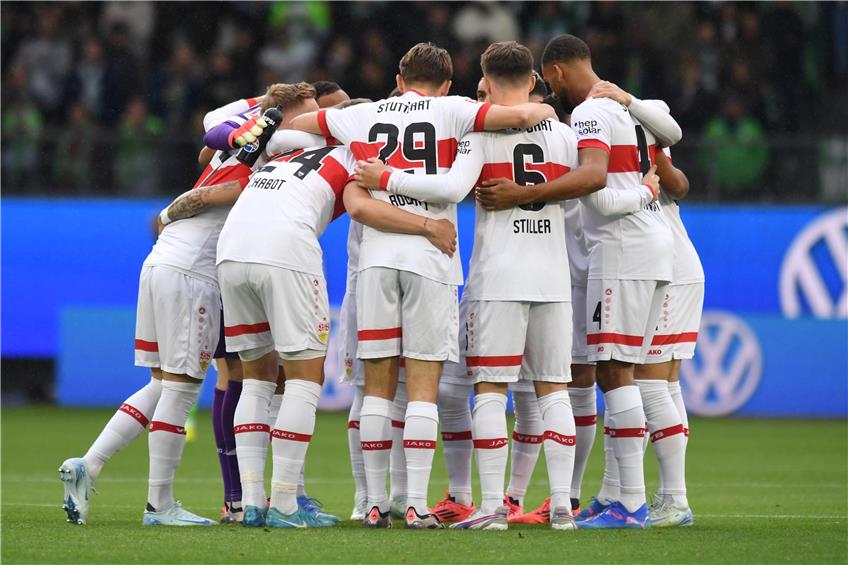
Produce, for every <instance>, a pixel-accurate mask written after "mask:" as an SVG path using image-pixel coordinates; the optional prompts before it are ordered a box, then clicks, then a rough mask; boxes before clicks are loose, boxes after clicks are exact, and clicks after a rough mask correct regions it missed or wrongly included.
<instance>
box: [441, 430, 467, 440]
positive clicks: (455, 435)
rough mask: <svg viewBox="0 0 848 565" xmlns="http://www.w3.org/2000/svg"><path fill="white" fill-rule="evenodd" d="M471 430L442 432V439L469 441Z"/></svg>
mask: <svg viewBox="0 0 848 565" xmlns="http://www.w3.org/2000/svg"><path fill="white" fill-rule="evenodd" d="M470 439H472V438H471V432H470V431H469V432H442V441H469V440H470Z"/></svg>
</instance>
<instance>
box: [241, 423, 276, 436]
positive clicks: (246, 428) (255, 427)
mask: <svg viewBox="0 0 848 565" xmlns="http://www.w3.org/2000/svg"><path fill="white" fill-rule="evenodd" d="M270 431H271V426H269V425H268V424H239V425H238V426H233V433H234V434H245V433H250V432H259V433H263V434H267V433H269V432H270Z"/></svg>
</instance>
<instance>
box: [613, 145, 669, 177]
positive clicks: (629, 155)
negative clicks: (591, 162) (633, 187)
mask: <svg viewBox="0 0 848 565" xmlns="http://www.w3.org/2000/svg"><path fill="white" fill-rule="evenodd" d="M656 152H657V146H656V145H651V146H650V147H648V159H649V160H650V162H651V164H652V165H653V164H654V162H655V161H656V160H657V158H656ZM607 172H608V173H638V172H641V168H640V165H639V148H638V147H637V146H635V145H613V146H612V147H610V158H609V164H608V165H607Z"/></svg>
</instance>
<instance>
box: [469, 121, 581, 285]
mask: <svg viewBox="0 0 848 565" xmlns="http://www.w3.org/2000/svg"><path fill="white" fill-rule="evenodd" d="M472 135H474V136H480V138H481V141H482V143H481V145H482V147H483V158H484V161H485V164H484V165H483V169H482V172H481V175H480V179H479V180H478V184H479V183H480V182H483V181H485V180H490V179H493V178H499V177H505V178H508V179H511V180H513V181H515V182H516V183H517V184H519V185H530V184H539V183H544V182H548V181H551V180H553V179H555V178H557V177H560V176H562V175H564V174H566V173H567V172H569V171H570V170H572V169H573V168H575V167H576V166H577V139H576V137H575V135H574V132H573V131H572V130H571V128H569V127H568V126H567V125H565V124H562V123H559V122H556V121H554V120H544V121H542V122H540V123H539V124H538V125H536V126H535V127H532V128H528V129H524V130H509V132H503V133H502V132H496V133H477V134H472ZM459 151H460V152H462V151H463V147H462V146H460V148H459ZM565 229H566V226H565V221H564V216H563V211H562V208H561V206H560V204H559V203H558V202H539V203H533V204H526V205H522V206H517V207H514V208H510V209H508V210H500V211H487V210H485V209H483V208H482V207H481V206H480V205H479V204H477V209H476V221H475V234H474V251H473V253H472V257H471V266H470V271H469V275H468V282H467V283H466V289H465V294H466V296H468V298H469V299H473V300H525V301H542V302H546V301H567V300H570V295H571V292H570V287H571V283H570V276H569V264H568V252H567V249H566V243H565V238H566V236H565Z"/></svg>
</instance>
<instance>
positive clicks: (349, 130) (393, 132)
mask: <svg viewBox="0 0 848 565" xmlns="http://www.w3.org/2000/svg"><path fill="white" fill-rule="evenodd" d="M488 107H489V106H488V105H485V104H479V103H478V102H475V101H473V100H470V99H468V98H464V97H460V96H443V97H434V96H425V95H422V94H421V93H419V92H417V91H414V90H409V91H407V92H405V93H404V94H403V95H401V96H398V97H395V98H389V99H386V100H380V101H377V102H372V103H368V104H358V105H356V106H352V107H350V108H346V109H344V110H322V111H321V112H319V123H320V124H321V125H322V133H324V135H325V136H327V137H335V138H336V139H338V140H339V141H341V142H342V143H344V144H345V145H347V146H348V147H349V148H350V150H351V152H352V153H353V155H354V156H355V157H356V158H357V159H368V158H370V157H378V158H379V159H380V160H382V161H383V162H385V163H386V164H387V165H388V166H389V167H391V168H393V169H397V170H403V171H406V172H409V173H413V174H438V173H445V172H447V171H448V170H449V169H450V167H451V165H452V164H453V161H454V158H455V157H456V149H457V140H459V139H460V138H462V137H463V136H464V135H465V134H467V133H468V132H471V131H474V130H480V129H482V127H483V119H484V118H485V115H486V111H487V109H488ZM371 195H372V197H374V198H377V199H379V200H383V201H385V202H388V203H390V204H392V205H394V206H397V207H401V208H403V209H404V210H407V211H409V212H412V213H414V214H418V215H421V216H426V217H429V218H434V219H443V218H444V219H448V220H450V221H452V222H454V223H456V205H455V204H433V203H428V202H422V201H420V200H417V199H414V198H408V197H405V196H400V195H394V194H388V193H386V192H385V191H376V190H375V191H371ZM374 266H382V267H392V268H397V269H401V270H409V271H413V272H416V273H419V274H421V275H424V276H427V277H429V278H432V279H434V280H438V281H440V282H445V283H450V284H461V283H462V267H461V265H460V262H459V256H458V255H454V258H453V259H451V258H449V257H448V256H447V255H445V254H443V253H441V252H440V251H439V250H438V249H436V248H435V247H433V246H432V245H430V243H429V242H428V241H427V240H426V238H424V237H422V236H410V235H404V234H395V233H387V232H381V231H378V230H375V229H372V228H369V227H368V226H365V227H364V228H363V233H362V250H361V255H360V263H359V268H360V270H362V269H365V268H368V267H374Z"/></svg>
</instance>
